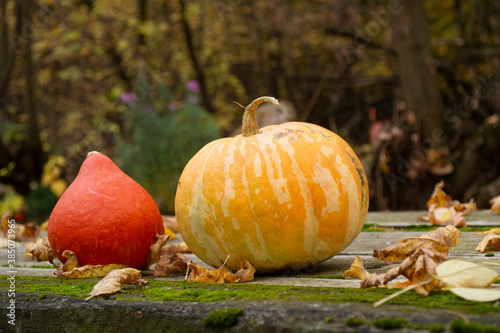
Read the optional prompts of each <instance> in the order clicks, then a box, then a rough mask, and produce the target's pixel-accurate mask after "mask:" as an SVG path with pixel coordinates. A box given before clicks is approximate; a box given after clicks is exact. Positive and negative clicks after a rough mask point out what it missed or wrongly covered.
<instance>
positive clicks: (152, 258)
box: [144, 235, 170, 269]
mask: <svg viewBox="0 0 500 333" xmlns="http://www.w3.org/2000/svg"><path fill="white" fill-rule="evenodd" d="M169 239H170V235H156V242H154V243H153V244H152V245H151V247H150V250H149V255H148V259H147V260H146V263H145V264H144V268H146V269H147V268H149V266H151V265H153V264H156V263H157V262H158V261H159V260H160V257H161V255H162V249H163V247H164V246H165V245H166V244H167V241H168V240H169Z"/></svg>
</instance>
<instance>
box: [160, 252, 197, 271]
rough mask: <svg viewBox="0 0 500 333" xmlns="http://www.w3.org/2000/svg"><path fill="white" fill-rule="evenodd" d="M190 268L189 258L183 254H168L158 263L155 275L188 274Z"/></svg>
mask: <svg viewBox="0 0 500 333" xmlns="http://www.w3.org/2000/svg"><path fill="white" fill-rule="evenodd" d="M187 269H188V263H187V259H186V258H185V257H184V256H183V255H181V254H177V253H176V254H167V255H163V256H162V257H161V258H160V261H159V262H158V263H157V264H156V266H155V268H154V270H153V275H154V276H168V275H173V274H186V271H187Z"/></svg>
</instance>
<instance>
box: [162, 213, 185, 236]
mask: <svg viewBox="0 0 500 333" xmlns="http://www.w3.org/2000/svg"><path fill="white" fill-rule="evenodd" d="M161 218H162V219H163V225H164V226H165V227H167V228H169V229H170V230H172V231H173V232H177V233H179V232H181V229H180V228H179V222H177V218H176V217H175V216H173V215H162V217H161Z"/></svg>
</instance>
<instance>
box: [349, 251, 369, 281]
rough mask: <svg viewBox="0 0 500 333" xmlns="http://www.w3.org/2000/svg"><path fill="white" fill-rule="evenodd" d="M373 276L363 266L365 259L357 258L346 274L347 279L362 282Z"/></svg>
mask: <svg viewBox="0 0 500 333" xmlns="http://www.w3.org/2000/svg"><path fill="white" fill-rule="evenodd" d="M370 275H371V274H370V273H369V272H368V271H367V270H366V269H365V267H364V266H363V259H361V258H360V257H358V256H356V257H354V262H353V263H352V264H351V267H350V268H349V269H348V270H347V271H345V272H344V277H345V278H348V279H349V278H354V279H355V278H358V279H361V281H364V280H366V278H368V277H369V276H370Z"/></svg>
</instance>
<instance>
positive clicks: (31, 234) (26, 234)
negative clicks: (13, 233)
mask: <svg viewBox="0 0 500 333" xmlns="http://www.w3.org/2000/svg"><path fill="white" fill-rule="evenodd" d="M39 233H40V227H38V226H37V225H36V224H34V223H31V222H28V223H26V224H24V227H23V228H22V231H21V237H20V240H21V241H26V240H34V239H36V238H37V237H38V234H39Z"/></svg>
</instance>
